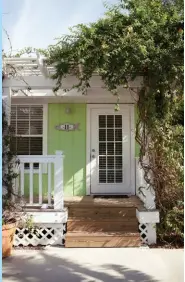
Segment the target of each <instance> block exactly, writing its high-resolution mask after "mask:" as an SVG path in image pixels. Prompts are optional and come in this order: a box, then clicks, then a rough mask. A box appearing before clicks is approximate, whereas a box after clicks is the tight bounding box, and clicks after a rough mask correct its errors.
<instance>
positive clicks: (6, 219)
mask: <svg viewBox="0 0 185 282" xmlns="http://www.w3.org/2000/svg"><path fill="white" fill-rule="evenodd" d="M2 115H3V116H2V124H3V146H2V150H3V152H2V157H3V163H2V165H3V169H2V184H3V191H2V194H3V196H2V256H3V258H4V257H7V256H10V255H11V251H12V246H13V238H14V234H15V230H16V225H17V222H18V220H19V217H20V208H19V206H18V204H17V203H16V196H17V197H18V195H15V191H14V190H15V189H14V185H13V183H14V180H15V178H16V177H17V176H18V175H17V174H16V173H15V165H16V163H18V162H17V160H16V156H15V154H14V152H13V150H12V148H11V140H12V136H13V135H12V130H11V128H10V126H9V124H8V122H7V117H6V114H5V108H4V105H3V113H2Z"/></svg>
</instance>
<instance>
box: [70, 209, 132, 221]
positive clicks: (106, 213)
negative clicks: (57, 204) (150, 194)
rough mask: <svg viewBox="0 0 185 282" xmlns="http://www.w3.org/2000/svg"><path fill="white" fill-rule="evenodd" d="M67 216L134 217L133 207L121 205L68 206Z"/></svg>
mask: <svg viewBox="0 0 185 282" xmlns="http://www.w3.org/2000/svg"><path fill="white" fill-rule="evenodd" d="M68 216H69V218H86V219H92V218H93V219H99V218H101V219H103V218H108V219H110V218H115V220H118V219H119V220H120V219H124V218H136V209H135V208H122V207H92V206H91V207H90V208H89V209H88V208H85V207H78V208H77V207H70V208H69V209H68Z"/></svg>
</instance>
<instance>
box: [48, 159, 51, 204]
mask: <svg viewBox="0 0 185 282" xmlns="http://www.w3.org/2000/svg"><path fill="white" fill-rule="evenodd" d="M48 205H51V163H48Z"/></svg>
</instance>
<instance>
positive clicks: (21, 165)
mask: <svg viewBox="0 0 185 282" xmlns="http://www.w3.org/2000/svg"><path fill="white" fill-rule="evenodd" d="M20 176H21V197H22V196H24V163H20Z"/></svg>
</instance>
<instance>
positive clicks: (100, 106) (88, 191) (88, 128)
mask: <svg viewBox="0 0 185 282" xmlns="http://www.w3.org/2000/svg"><path fill="white" fill-rule="evenodd" d="M124 105H127V106H128V107H129V109H130V124H131V144H130V148H131V149H130V150H131V151H130V155H131V181H130V186H131V190H130V191H131V194H132V195H135V194H136V189H135V122H134V121H135V119H134V112H135V111H134V104H124ZM112 108H114V104H87V112H86V195H91V171H90V161H91V160H90V148H91V120H90V114H91V109H112ZM121 108H122V104H120V109H121Z"/></svg>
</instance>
